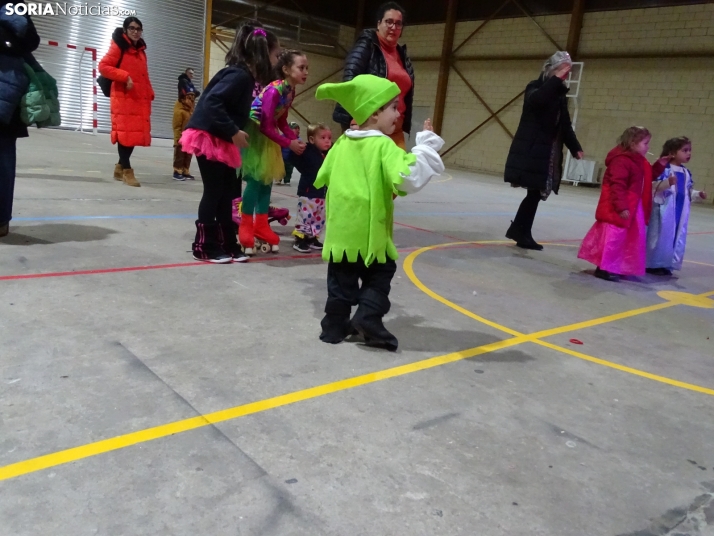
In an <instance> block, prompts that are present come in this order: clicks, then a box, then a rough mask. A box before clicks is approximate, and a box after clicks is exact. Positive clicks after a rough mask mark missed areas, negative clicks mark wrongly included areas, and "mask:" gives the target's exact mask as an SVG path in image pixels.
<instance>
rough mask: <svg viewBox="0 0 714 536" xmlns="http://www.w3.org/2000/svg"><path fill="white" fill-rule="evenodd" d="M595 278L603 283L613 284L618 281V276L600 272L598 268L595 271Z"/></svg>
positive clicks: (603, 271)
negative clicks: (602, 280)
mask: <svg viewBox="0 0 714 536" xmlns="http://www.w3.org/2000/svg"><path fill="white" fill-rule="evenodd" d="M595 277H597V278H598V279H604V280H605V281H612V282H613V283H616V282H617V281H619V280H620V276H619V275H617V274H613V273H610V272H607V271H605V270H601V269H600V267H599V266H598V267H597V268H596V269H595Z"/></svg>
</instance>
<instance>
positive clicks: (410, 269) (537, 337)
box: [404, 242, 714, 396]
mask: <svg viewBox="0 0 714 536" xmlns="http://www.w3.org/2000/svg"><path fill="white" fill-rule="evenodd" d="M471 243H472V242H464V243H463V244H464V245H467V244H471ZM454 245H455V244H453V243H449V244H444V245H443V246H439V245H434V246H429V247H426V248H421V249H418V250H416V251H414V252H412V253H411V254H409V256H408V257H407V258H406V259H405V260H404V272H405V273H406V274H407V277H409V279H410V280H411V281H412V283H414V285H415V286H416V287H417V288H418V289H419V290H421V291H422V292H424V293H426V294H427V295H428V296H430V297H432V298H434V299H435V300H436V301H438V302H440V303H443V304H444V305H446V306H447V307H450V308H452V309H454V310H455V311H458V312H459V313H461V314H464V315H465V316H468V317H469V318H472V319H474V320H476V321H478V322H481V323H483V324H486V325H487V326H491V327H495V328H496V329H500V330H501V331H506V332H507V333H510V334H512V335H514V336H515V338H514V339H509V340H522V339H526V340H527V341H528V342H532V343H534V344H538V345H540V346H544V347H546V348H550V349H552V350H555V351H557V352H561V353H564V354H567V355H571V356H573V357H577V358H579V359H583V360H585V361H589V362H591V363H596V364H598V365H602V366H605V367H609V368H612V369H615V370H619V371H622V372H627V373H629V374H633V375H635V376H640V377H643V378H648V379H650V380H654V381H657V382H660V383H665V384H668V385H671V386H674V387H680V388H682V389H688V390H690V391H696V392H698V393H704V394H708V395H713V396H714V389H710V388H708V387H702V386H700V385H695V384H691V383H686V382H681V381H679V380H675V379H673V378H667V377H665V376H659V375H657V374H652V373H650V372H646V371H644V370H639V369H635V368H632V367H627V366H624V365H620V364H618V363H614V362H612V361H607V360H605V359H600V358H597V357H593V356H589V355H587V354H583V353H581V352H576V351H574V350H571V349H569V348H564V347H562V346H558V345H556V344H552V343H549V342H545V341H543V340H541V339H542V338H545V337H550V336H553V335H559V334H562V333H566V332H569V331H576V330H580V329H585V328H589V327H593V326H598V325H602V324H606V323H611V322H616V321H618V320H623V319H625V318H632V317H634V316H639V315H643V314H647V313H651V312H655V311H659V310H662V309H666V308H669V307H674V306H675V305H682V304H683V303H686V302H684V301H667V302H663V303H661V304H656V305H651V306H649V307H641V308H639V309H633V310H631V311H625V312H622V313H617V314H614V315H609V316H604V317H602V318H595V319H592V320H587V321H584V322H578V323H576V324H570V325H567V326H561V327H559V328H552V329H547V330H542V331H537V332H535V333H531V334H522V333H519V332H517V331H515V330H512V329H510V328H508V327H506V326H502V325H501V324H497V323H496V322H493V321H491V320H488V319H485V318H483V317H481V316H479V315H476V314H474V313H472V312H471V311H469V310H467V309H464V308H463V307H461V306H459V305H457V304H455V303H453V302H451V301H449V300H447V299H446V298H444V297H443V296H441V295H439V294H437V293H436V292H434V291H433V290H431V289H430V288H428V287H427V286H426V285H424V284H423V283H422V282H421V281H420V280H419V278H418V277H417V276H416V274H415V273H414V260H415V259H416V258H417V257H418V256H419V255H421V254H422V253H425V252H427V251H430V250H433V249H437V248H440V247H450V246H454ZM688 296H690V297H691V298H708V297H710V296H714V291H711V292H705V293H703V294H699V295H688ZM692 301H693V302H696V301H697V300H692Z"/></svg>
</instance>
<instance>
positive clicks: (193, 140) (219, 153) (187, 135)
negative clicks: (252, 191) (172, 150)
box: [179, 128, 241, 169]
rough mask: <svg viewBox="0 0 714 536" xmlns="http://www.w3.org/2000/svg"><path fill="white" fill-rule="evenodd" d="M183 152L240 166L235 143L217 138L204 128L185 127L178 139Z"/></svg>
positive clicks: (234, 166)
mask: <svg viewBox="0 0 714 536" xmlns="http://www.w3.org/2000/svg"><path fill="white" fill-rule="evenodd" d="M179 143H180V144H181V148H182V150H183V152H184V153H189V154H193V155H196V156H205V157H206V158H207V159H208V160H213V161H215V162H221V163H222V164H226V165H227V166H230V167H232V168H236V169H238V168H239V167H240V166H241V159H240V151H239V150H238V147H236V146H235V144H233V143H231V142H229V141H226V140H222V139H220V138H217V137H215V136H213V135H211V134H209V133H208V132H206V131H205V130H197V129H195V128H187V129H186V130H184V131H183V134H182V135H181V139H180V140H179Z"/></svg>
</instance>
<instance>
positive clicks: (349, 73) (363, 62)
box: [332, 30, 414, 134]
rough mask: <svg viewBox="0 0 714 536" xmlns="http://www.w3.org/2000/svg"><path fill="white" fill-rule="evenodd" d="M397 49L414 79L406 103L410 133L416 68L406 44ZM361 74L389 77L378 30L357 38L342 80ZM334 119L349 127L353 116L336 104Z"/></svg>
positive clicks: (406, 118)
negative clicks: (410, 58) (408, 53)
mask: <svg viewBox="0 0 714 536" xmlns="http://www.w3.org/2000/svg"><path fill="white" fill-rule="evenodd" d="M397 50H398V51H399V55H400V56H401V58H402V64H403V65H404V68H405V69H406V71H407V73H409V77H410V78H411V79H412V88H411V89H410V90H409V93H407V95H406V97H405V99H404V104H406V106H407V109H406V111H405V112H404V126H403V127H402V128H403V130H404V132H406V133H407V134H409V133H410V132H411V129H412V102H413V101H414V68H413V67H412V62H411V61H409V56H407V47H406V45H397ZM360 74H373V75H375V76H379V77H380V78H386V77H387V62H386V60H385V59H384V54H382V50H381V49H380V48H379V39H378V38H377V30H365V31H363V32H362V34H361V35H360V36H359V38H358V39H357V42H355V44H354V46H353V47H352V50H351V51H350V53H349V54H348V55H347V58H346V59H345V71H344V74H343V75H342V81H343V82H347V81H349V80H352V79H353V78H354V77H355V76H357V75H360ZM332 119H333V121H335V123H339V124H340V125H342V126H343V127H349V124H350V121H352V118H351V117H350V114H348V113H347V110H345V109H344V108H343V107H342V106H340V105H339V104H338V105H337V106H335V111H334V113H333V114H332Z"/></svg>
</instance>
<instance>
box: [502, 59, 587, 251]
mask: <svg viewBox="0 0 714 536" xmlns="http://www.w3.org/2000/svg"><path fill="white" fill-rule="evenodd" d="M571 68H572V61H571V59H570V55H569V54H568V53H567V52H556V53H555V54H554V55H553V56H551V58H550V59H548V61H546V63H545V65H544V66H543V72H542V73H541V75H540V77H539V78H538V80H533V81H532V82H530V83H529V84H528V86H526V93H525V97H524V102H523V113H522V115H521V121H520V123H519V125H518V130H517V131H516V135H515V136H514V138H513V142H512V143H511V149H510V151H509V152H508V159H507V160H506V172H505V174H504V178H505V181H506V182H509V183H511V186H513V187H514V188H515V187H521V188H526V189H527V190H528V194H527V195H526V198H525V199H524V200H523V202H522V203H521V206H520V207H519V209H518V212H517V213H516V217H515V219H514V220H513V221H512V222H511V226H510V227H509V229H508V231H507V232H506V238H509V239H511V240H515V241H516V245H517V246H518V247H521V248H524V249H534V250H541V249H543V246H541V245H540V244H538V243H537V242H536V241H535V240H534V239H533V236H532V234H531V229H532V227H533V220H534V219H535V215H536V211H537V210H538V204H539V203H540V201H541V200H543V201H545V200H546V199H548V196H549V195H550V193H551V192H555V194H556V195H557V194H558V189H559V187H560V178H561V176H562V164H563V162H562V160H563V145H565V146H566V147H567V148H568V149H569V150H570V153H571V154H572V155H573V157H575V158H578V159H580V158H582V157H583V149H582V147H581V146H580V143H579V142H578V138H577V137H576V136H575V132H574V131H573V127H572V124H571V121H570V113H569V112H568V101H567V98H566V95H567V93H568V87H567V86H566V85H565V79H566V78H567V77H568V74H569V73H570V70H571Z"/></svg>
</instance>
